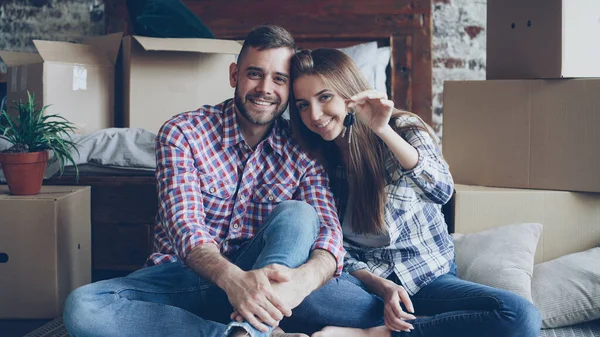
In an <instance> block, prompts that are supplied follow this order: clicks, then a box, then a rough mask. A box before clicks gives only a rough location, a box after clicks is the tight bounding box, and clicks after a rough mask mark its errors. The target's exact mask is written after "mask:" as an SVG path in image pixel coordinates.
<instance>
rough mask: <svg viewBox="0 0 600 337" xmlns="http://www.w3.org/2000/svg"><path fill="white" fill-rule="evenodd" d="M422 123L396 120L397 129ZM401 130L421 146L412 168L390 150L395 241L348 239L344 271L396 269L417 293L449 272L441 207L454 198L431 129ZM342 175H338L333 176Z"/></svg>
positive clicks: (389, 213) (450, 248) (388, 213)
mask: <svg viewBox="0 0 600 337" xmlns="http://www.w3.org/2000/svg"><path fill="white" fill-rule="evenodd" d="M418 123H419V122H418V120H417V119H416V118H414V117H400V118H397V119H396V120H395V128H396V130H399V127H401V126H403V125H415V124H418ZM399 134H400V135H401V136H402V137H403V138H404V139H405V140H406V141H408V142H409V143H410V144H411V145H412V146H413V147H415V148H416V149H417V151H418V153H419V161H418V163H417V166H416V167H415V168H413V169H412V170H404V169H403V168H402V167H401V166H400V164H399V162H398V160H397V159H396V157H395V156H394V155H393V154H392V153H391V151H388V154H387V160H386V171H387V172H386V173H387V174H386V181H387V186H386V188H385V189H386V194H387V203H386V205H385V215H384V219H385V223H386V227H387V230H388V234H389V236H390V242H391V243H390V245H389V246H386V247H380V248H371V247H361V246H358V245H356V244H353V243H351V242H348V241H347V240H345V241H344V246H345V248H346V251H347V252H348V253H347V254H346V257H345V262H344V263H345V265H344V270H345V271H347V272H353V271H356V270H360V269H368V270H369V271H371V272H372V273H374V274H376V275H379V276H381V277H384V278H387V277H388V276H389V275H390V274H391V273H395V274H396V275H397V276H398V278H399V279H400V281H401V283H402V286H403V287H404V288H405V289H406V290H407V292H408V293H409V294H411V295H414V294H415V293H417V292H418V291H419V290H420V289H421V288H422V287H424V286H426V285H427V284H429V283H431V282H432V281H433V280H435V279H436V278H437V277H438V276H441V275H443V274H445V273H447V272H448V271H449V270H450V263H451V262H452V261H453V260H454V244H453V242H452V238H451V237H450V235H449V234H448V229H447V226H446V223H445V221H444V217H443V214H442V212H441V206H442V205H443V204H445V203H446V202H448V200H450V198H451V197H452V193H453V191H454V182H453V180H452V176H451V175H450V172H449V170H448V164H446V162H445V161H444V159H443V158H442V156H441V154H440V152H439V148H438V146H437V145H436V144H435V142H434V140H433V139H432V138H431V136H430V135H429V134H428V133H427V132H425V131H423V130H419V129H416V128H409V129H404V130H403V131H402V132H399ZM343 175H344V174H343V172H341V173H340V174H336V177H335V179H339V178H341V177H342V176H343ZM337 186H340V184H337ZM357 190H359V189H357ZM358 198H360V196H357V197H355V199H354V200H353V203H354V205H359V204H360V200H359V199H358ZM339 214H344V210H339Z"/></svg>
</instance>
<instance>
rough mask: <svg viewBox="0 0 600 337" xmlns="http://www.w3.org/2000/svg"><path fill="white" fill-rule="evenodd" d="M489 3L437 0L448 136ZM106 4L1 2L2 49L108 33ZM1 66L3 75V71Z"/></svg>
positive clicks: (479, 67) (480, 65)
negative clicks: (447, 84) (450, 96)
mask: <svg viewBox="0 0 600 337" xmlns="http://www.w3.org/2000/svg"><path fill="white" fill-rule="evenodd" d="M486 4H487V0H433V25H434V28H433V42H432V44H433V52H432V57H433V112H434V114H433V122H434V127H435V129H436V130H437V131H438V133H439V134H440V135H441V134H442V92H443V83H444V81H445V80H463V79H484V78H485V42H486V33H485V23H486ZM103 10H104V5H103V1H102V0H7V1H1V2H0V50H13V51H29V50H33V44H32V43H31V40H32V39H49V40H57V41H77V40H78V39H79V38H81V37H84V36H91V35H100V34H102V33H103V32H104V18H103ZM2 67H3V64H1V62H0V72H6V69H5V68H4V69H2Z"/></svg>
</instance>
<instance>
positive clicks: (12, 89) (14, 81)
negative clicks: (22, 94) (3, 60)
mask: <svg viewBox="0 0 600 337" xmlns="http://www.w3.org/2000/svg"><path fill="white" fill-rule="evenodd" d="M18 70H19V67H12V68H11V69H10V74H11V75H10V92H17V85H18V83H17V78H18V77H17V73H18Z"/></svg>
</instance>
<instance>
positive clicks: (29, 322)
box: [0, 319, 51, 337]
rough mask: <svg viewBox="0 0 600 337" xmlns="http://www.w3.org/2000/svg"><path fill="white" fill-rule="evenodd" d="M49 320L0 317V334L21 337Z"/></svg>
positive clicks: (4, 336) (8, 336) (6, 336)
mask: <svg viewBox="0 0 600 337" xmlns="http://www.w3.org/2000/svg"><path fill="white" fill-rule="evenodd" d="M50 321H51V320H50V319H0V336H2V337H23V336H25V335H26V334H28V333H29V332H31V331H33V330H35V329H37V328H39V327H41V326H42V325H44V324H46V323H48V322H50Z"/></svg>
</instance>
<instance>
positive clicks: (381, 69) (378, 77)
mask: <svg viewBox="0 0 600 337" xmlns="http://www.w3.org/2000/svg"><path fill="white" fill-rule="evenodd" d="M391 54H392V53H391V49H390V47H381V48H377V55H376V58H375V62H374V64H373V65H374V67H375V69H374V70H373V74H374V75H375V90H377V91H379V92H386V93H387V86H386V84H385V82H386V80H387V76H386V73H385V71H386V69H387V66H388V64H390V58H391V56H392V55H391Z"/></svg>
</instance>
